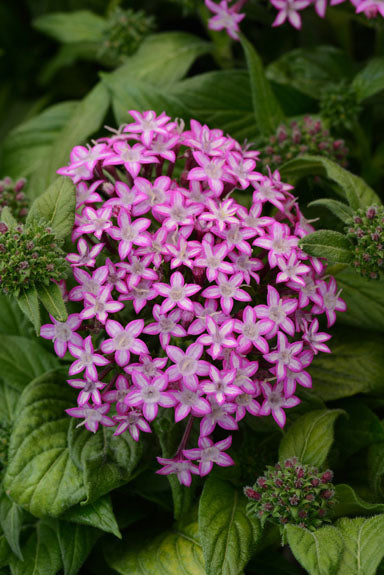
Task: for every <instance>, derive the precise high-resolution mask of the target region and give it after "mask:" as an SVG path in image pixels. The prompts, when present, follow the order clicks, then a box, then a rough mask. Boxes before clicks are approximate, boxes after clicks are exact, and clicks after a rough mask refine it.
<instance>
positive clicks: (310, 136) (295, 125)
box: [260, 116, 348, 168]
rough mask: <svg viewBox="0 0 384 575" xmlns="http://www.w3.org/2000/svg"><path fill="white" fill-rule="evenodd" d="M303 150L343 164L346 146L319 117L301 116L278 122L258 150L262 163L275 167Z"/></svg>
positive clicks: (345, 162) (345, 163) (304, 152)
mask: <svg viewBox="0 0 384 575" xmlns="http://www.w3.org/2000/svg"><path fill="white" fill-rule="evenodd" d="M303 154H312V155H317V156H325V157H327V158H329V159H330V160H333V161H335V162H336V163H337V164H340V166H343V167H346V165H347V160H346V157H347V155H348V148H347V147H346V145H345V142H344V140H341V139H335V138H333V137H332V136H331V135H330V132H329V130H328V129H327V128H326V127H325V126H324V123H323V121H322V120H321V119H319V118H313V117H311V116H305V118H303V120H298V121H293V122H291V123H290V124H289V125H285V124H282V125H281V126H279V128H278V129H277V131H276V134H274V135H273V136H270V138H269V141H268V143H267V145H266V146H265V148H264V149H263V150H261V156H260V160H261V161H262V166H263V167H264V166H270V167H271V168H278V167H279V166H280V165H281V164H284V163H285V162H288V161H289V160H292V159H293V158H297V157H298V156H302V155H303Z"/></svg>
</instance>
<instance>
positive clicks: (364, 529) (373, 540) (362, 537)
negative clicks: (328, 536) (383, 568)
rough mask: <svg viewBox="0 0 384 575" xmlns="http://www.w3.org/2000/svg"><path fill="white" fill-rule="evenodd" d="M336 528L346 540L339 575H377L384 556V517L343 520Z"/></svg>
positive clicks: (340, 520) (339, 521)
mask: <svg viewBox="0 0 384 575" xmlns="http://www.w3.org/2000/svg"><path fill="white" fill-rule="evenodd" d="M336 527H337V529H338V531H339V533H340V534H341V535H342V537H343V539H344V552H343V556H342V559H341V563H340V567H339V571H338V572H337V575H375V573H376V569H377V567H378V566H379V563H380V561H381V559H382V558H383V556H384V545H383V529H384V515H376V516H375V517H371V518H370V519H366V518H363V517H358V518H356V519H348V518H343V519H339V520H338V521H337V522H336Z"/></svg>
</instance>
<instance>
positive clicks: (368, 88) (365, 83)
mask: <svg viewBox="0 0 384 575" xmlns="http://www.w3.org/2000/svg"><path fill="white" fill-rule="evenodd" d="M352 87H353V88H354V90H355V92H356V95H357V98H358V100H359V102H361V101H362V100H365V99H366V98H369V97H370V96H373V95H374V94H377V93H378V92H381V91H382V90H384V58H374V59H373V60H370V61H369V62H368V64H367V65H366V66H365V68H363V69H362V70H361V72H359V73H358V74H357V76H355V79H354V80H353V83H352Z"/></svg>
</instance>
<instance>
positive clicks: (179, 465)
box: [156, 457, 199, 487]
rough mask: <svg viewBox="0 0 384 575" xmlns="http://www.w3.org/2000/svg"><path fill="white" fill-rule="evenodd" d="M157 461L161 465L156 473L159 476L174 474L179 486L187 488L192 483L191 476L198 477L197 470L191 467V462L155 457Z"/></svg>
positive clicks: (179, 458) (194, 466)
mask: <svg viewBox="0 0 384 575" xmlns="http://www.w3.org/2000/svg"><path fill="white" fill-rule="evenodd" d="M156 459H157V461H158V462H159V463H160V464H161V465H163V466H164V467H162V468H161V469H158V470H157V471H156V473H158V474H159V475H171V474H176V475H177V479H178V480H179V481H180V483H181V485H186V486H187V487H189V486H190V485H191V483H192V474H193V475H199V469H198V467H196V465H193V463H192V461H189V460H188V459H182V458H181V457H177V458H176V459H166V458H165V457H156Z"/></svg>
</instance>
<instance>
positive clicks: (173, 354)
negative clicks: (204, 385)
mask: <svg viewBox="0 0 384 575" xmlns="http://www.w3.org/2000/svg"><path fill="white" fill-rule="evenodd" d="M203 351H204V348H203V346H202V345H201V344H200V343H192V344H191V345H190V346H189V347H188V348H187V349H186V351H185V352H184V351H183V350H182V349H180V348H179V347H177V346H175V345H168V346H167V348H166V352H167V355H168V357H169V358H170V360H171V361H173V363H174V365H171V367H169V368H168V369H167V372H166V373H167V375H168V379H169V381H178V380H179V379H182V381H183V383H184V385H185V386H186V387H188V388H189V389H192V390H195V389H197V387H198V385H199V379H198V376H200V375H208V373H209V363H208V362H207V361H203V360H201V359H200V358H201V356H202V355H203Z"/></svg>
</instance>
